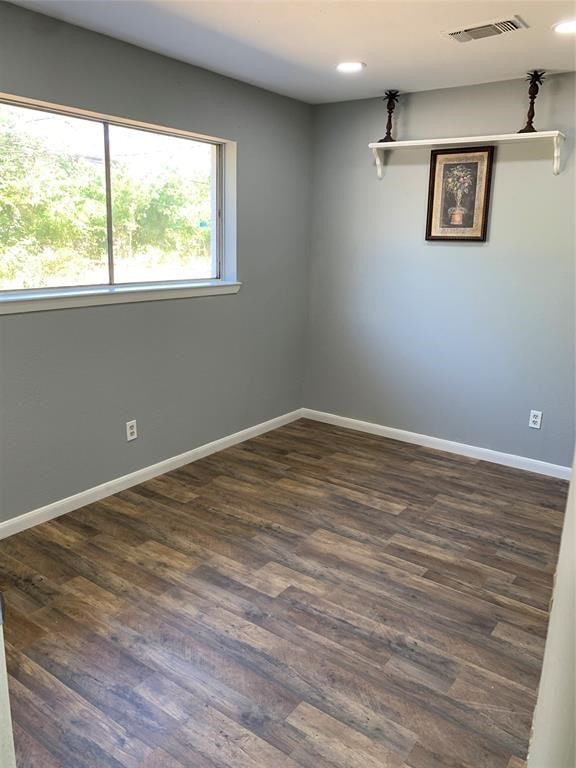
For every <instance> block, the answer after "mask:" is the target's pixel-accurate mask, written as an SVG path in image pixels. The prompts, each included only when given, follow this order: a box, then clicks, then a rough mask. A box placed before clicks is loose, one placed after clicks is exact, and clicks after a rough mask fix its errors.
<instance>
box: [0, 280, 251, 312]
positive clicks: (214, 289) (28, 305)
mask: <svg viewBox="0 0 576 768" xmlns="http://www.w3.org/2000/svg"><path fill="white" fill-rule="evenodd" d="M241 285H242V283H238V282H234V281H230V280H202V281H200V280H199V281H195V282H193V283H192V282H191V283H178V284H173V283H172V284H171V283H150V284H138V285H114V286H103V287H97V288H95V287H93V286H91V287H88V288H44V289H42V290H38V291H6V292H5V293H0V315H12V314H18V313H21V312H44V311H47V310H53V309H72V308H75V307H96V306H100V305H102V304H129V303H132V302H135V301H165V300H166V299H188V298H192V297H195V296H221V295H223V294H230V293H238V291H239V290H240V286H241Z"/></svg>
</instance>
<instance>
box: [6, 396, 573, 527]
mask: <svg viewBox="0 0 576 768" xmlns="http://www.w3.org/2000/svg"><path fill="white" fill-rule="evenodd" d="M300 418H304V419H312V420H313V421H321V422H324V423H325V424H333V425H334V426H337V427H344V428H345V429H352V430H355V431H356V432H367V433H369V434H371V435H380V436H381V437H388V438H390V439H391V440H400V441H402V442H404V443H414V444H415V445H422V446H425V447H426V448H435V449H436V450H439V451H447V452H448V453H457V454H460V455H461V456H469V457H470V458H473V459H481V460H482V461H490V462H492V463H494V464H503V465H504V466H506V467H514V468H516V469H523V470H525V471H527V472H536V473H537V474H540V475H549V476H550V477H558V478H561V479H562V480H570V477H571V468H570V467H563V466H561V465H559V464H549V463H548V462H546V461H538V460H537V459H529V458H527V457H525V456H515V455H514V454H511V453H501V452H500V451H492V450H490V449H489V448H479V447H477V446H475V445H467V444H466V443H456V442H453V441H451V440H443V439H442V438H440V437H431V436H429V435H420V434H418V433H417V432H408V431H406V430H404V429H396V428H395V427H385V426H383V425H382V424H373V423H371V422H369V421H361V420H360V419H351V418H349V417H347V416H338V415H337V414H334V413H325V412H324V411H316V410H313V409H311V408H299V409H297V410H295V411H291V412H290V413H285V414H284V415H282V416H278V417H276V418H275V419H270V420H269V421H264V422H262V423H260V424H256V425H255V426H253V427H248V428H247V429H242V430H241V431H240V432H235V433H233V434H232V435H227V436H226V437H222V438H220V439H218V440H213V441H212V442H211V443H206V444H205V445H201V446H199V447H198V448H193V449H192V450H191V451H186V452H185V453H180V454H178V455H177V456H172V457H171V458H169V459H164V460H163V461H159V462H157V463H156V464H151V465H149V466H147V467H143V468H142V469H137V470H136V471H135V472H130V473H129V474H127V475H123V476H122V477H117V478H115V479H113V480H109V481H107V482H105V483H101V484H100V485H96V486H94V487H93V488H88V489H87V490H85V491H81V492H80V493H76V494H74V495H73V496H68V497H66V498H65V499H61V500H59V501H54V502H52V503H51V504H47V505H46V506H44V507H39V508H38V509H33V510H32V511H31V512H25V513H24V514H22V515H19V516H18V517H13V518H12V519H10V520H6V521H5V522H2V523H0V539H5V538H7V537H8V536H13V535H14V534H15V533H20V531H25V530H26V529H27V528H32V527H34V526H35V525H39V524H40V523H45V522H47V521H48V520H53V519H54V518H55V517H60V515H65V514H66V513H67V512H73V511H74V510H75V509H80V508H81V507H84V506H86V504H91V503H92V502H94V501H99V500H100V499H103V498H105V497H106V496H112V495H113V494H115V493H118V492H119V491H125V490H127V489H128V488H132V487H133V486H135V485H138V484H139V483H144V482H145V481H146V480H151V479H152V478H153V477H158V475H163V474H164V473H165V472H170V471H171V470H173V469H178V467H182V466H184V465H185V464H190V463H191V462H193V461H198V459H202V458H204V457H205V456H210V455H211V454H212V453H217V452H218V451H222V450H224V449H225V448H230V447H231V446H233V445H238V444H239V443H243V442H244V441H245V440H250V439H251V438H253V437H258V435H263V434H265V433H266V432H271V431H272V430H273V429H278V427H283V426H284V425H285V424H290V423H291V422H293V421H296V420H297V419H300Z"/></svg>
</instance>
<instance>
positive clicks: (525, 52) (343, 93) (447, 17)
mask: <svg viewBox="0 0 576 768" xmlns="http://www.w3.org/2000/svg"><path fill="white" fill-rule="evenodd" d="M15 2H16V4H17V5H22V6H24V7H26V8H30V9H32V10H35V11H39V12H41V13H44V14H47V15H49V16H54V17H56V18H58V19H64V20H65V21H69V22H72V23H74V24H77V25H79V26H82V27H86V28H88V29H92V30H95V31H97V32H102V33H104V34H106V35H110V36H111V37H116V38H118V39H120V40H125V41H127V42H130V43H134V44H136V45H139V46H141V47H142V48H148V49H149V50H152V51H156V52H158V53H163V54H165V55H167V56H171V57H173V58H176V59H180V60H182V61H186V62H189V63H191V64H196V65H199V66H201V67H205V68H207V69H211V70H214V71H216V72H220V73H222V74H225V75H229V76H231V77H234V78H237V79H239V80H244V81H246V82H249V83H253V84H255V85H259V86H261V87H263V88H267V89H269V90H271V91H276V92H278V93H282V94H285V95H288V96H293V97H294V98H297V99H301V100H303V101H307V102H311V103H321V102H328V101H344V100H348V99H361V98H367V97H372V96H381V95H382V94H383V92H384V90H386V89H387V88H398V89H399V90H401V91H418V90H428V89H433V88H447V87H452V86H458V85H470V84H474V83H484V82H492V81H496V80H507V79H512V78H517V77H522V76H523V75H524V73H525V72H526V71H527V70H528V69H535V68H540V69H545V70H547V71H549V72H565V71H568V70H574V69H576V65H575V51H576V44H575V43H576V38H575V37H574V36H573V35H570V36H560V35H557V34H555V33H554V32H553V30H552V25H553V24H554V23H555V22H557V21H559V20H561V19H565V18H574V17H576V6H575V3H574V2H571V1H570V0H568V1H567V2H566V1H564V0H543V1H542V0H516V1H512V2H510V1H509V0H488V2H477V1H476V0H457V2H444V1H443V0H419V1H416V0H414V1H413V0H395V1H392V0H373V1H372V2H370V1H368V2H366V0H331V1H329V2H316V1H315V0H291V1H290V2H286V1H285V0H264V1H263V0H260V2H245V1H244V0H228V1H227V2H220V1H219V0H204V1H203V2H202V1H201V2H190V1H189V0H177V1H174V0H15ZM515 14H518V15H520V16H521V17H522V18H523V19H524V21H525V22H527V24H528V25H529V29H525V30H520V31H518V32H512V33H505V34H501V35H498V36H496V37H492V38H487V39H483V40H477V41H473V42H469V43H457V42H454V41H453V40H450V39H448V38H446V36H445V34H443V33H445V32H447V31H453V30H456V29H461V28H465V27H469V26H476V25H479V24H483V23H486V22H489V21H498V20H503V19H509V18H512V17H513V16H514V15H515ZM351 59H352V60H360V61H364V62H366V64H367V65H368V66H367V68H366V69H365V70H364V71H363V72H361V73H360V74H357V75H347V76H345V75H341V74H339V73H337V72H336V71H335V66H336V64H337V63H338V62H339V61H343V60H351Z"/></svg>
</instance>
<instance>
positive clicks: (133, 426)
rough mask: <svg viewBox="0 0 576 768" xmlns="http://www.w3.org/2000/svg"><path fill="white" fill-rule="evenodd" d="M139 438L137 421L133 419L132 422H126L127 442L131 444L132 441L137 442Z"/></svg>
mask: <svg viewBox="0 0 576 768" xmlns="http://www.w3.org/2000/svg"><path fill="white" fill-rule="evenodd" d="M137 437H138V424H137V423H136V419H133V420H132V421H127V422H126V440H128V442H130V440H136V438H137Z"/></svg>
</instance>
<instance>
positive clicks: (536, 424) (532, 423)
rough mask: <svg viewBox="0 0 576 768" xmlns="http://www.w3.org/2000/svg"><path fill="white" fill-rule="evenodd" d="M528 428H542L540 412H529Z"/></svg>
mask: <svg viewBox="0 0 576 768" xmlns="http://www.w3.org/2000/svg"><path fill="white" fill-rule="evenodd" d="M528 426H529V427H532V429H540V427H541V426H542V411H530V418H529V420H528Z"/></svg>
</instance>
